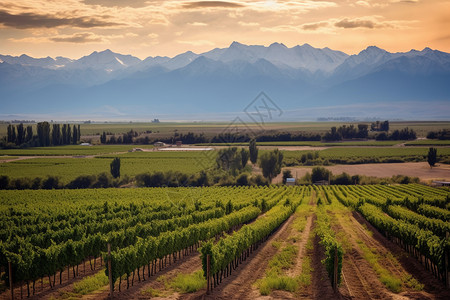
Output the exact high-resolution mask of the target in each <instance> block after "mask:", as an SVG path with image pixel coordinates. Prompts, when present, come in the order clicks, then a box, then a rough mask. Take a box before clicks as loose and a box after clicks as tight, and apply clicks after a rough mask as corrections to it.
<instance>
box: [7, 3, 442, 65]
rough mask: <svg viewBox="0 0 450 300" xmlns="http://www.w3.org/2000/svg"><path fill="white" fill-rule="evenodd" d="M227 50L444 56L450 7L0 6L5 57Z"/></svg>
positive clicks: (359, 5)
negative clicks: (277, 46) (303, 48)
mask: <svg viewBox="0 0 450 300" xmlns="http://www.w3.org/2000/svg"><path fill="white" fill-rule="evenodd" d="M233 41H237V42H240V43H243V44H247V45H265V46H268V45H270V44H272V43H274V42H279V43H283V44H285V45H286V46H288V47H294V46H296V45H303V44H305V43H308V44H310V45H311V46H313V47H317V48H324V47H329V48H331V49H333V50H340V51H343V52H345V53H347V54H357V53H359V52H360V51H361V50H363V49H365V48H366V47H368V46H370V45H375V46H378V47H380V48H383V49H385V50H387V51H390V52H406V51H409V50H411V49H417V50H422V49H423V48H425V47H430V48H432V49H437V50H441V51H445V52H450V1H441V0H403V1H401V0H387V1H378V0H360V1H346V0H337V1H332V0H306V1H290V0H287V1H271V0H269V1H160V0H13V1H11V0H0V54H3V55H6V54H9V55H14V56H17V55H21V54H27V55H30V56H33V57H46V56H51V57H56V56H64V57H69V58H73V59H78V58H80V57H82V56H84V55H89V54H90V53H92V52H93V51H102V50H105V49H110V50H112V51H114V52H118V53H121V54H131V55H134V56H137V57H139V58H141V59H144V58H146V57H148V56H170V57H173V56H175V55H177V54H180V53H183V52H185V51H188V50H191V51H193V52H195V53H202V52H206V51H209V50H211V49H214V48H225V47H228V46H229V45H230V44H231V43H232V42H233Z"/></svg>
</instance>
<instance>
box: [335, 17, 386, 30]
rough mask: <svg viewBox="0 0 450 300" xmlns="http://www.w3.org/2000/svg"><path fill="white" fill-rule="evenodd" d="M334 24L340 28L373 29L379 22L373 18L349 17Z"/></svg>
mask: <svg viewBox="0 0 450 300" xmlns="http://www.w3.org/2000/svg"><path fill="white" fill-rule="evenodd" d="M334 26H336V27H340V28H346V29H347V28H359V27H362V28H370V29H373V28H375V27H376V26H377V24H376V23H375V22H374V21H371V20H361V19H354V20H349V19H347V18H345V19H343V20H341V21H339V22H336V23H335V24H334Z"/></svg>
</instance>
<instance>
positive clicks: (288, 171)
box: [283, 170, 292, 184]
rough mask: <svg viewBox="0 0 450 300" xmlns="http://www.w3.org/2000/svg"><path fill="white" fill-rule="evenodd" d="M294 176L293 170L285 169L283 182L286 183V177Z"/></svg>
mask: <svg viewBox="0 0 450 300" xmlns="http://www.w3.org/2000/svg"><path fill="white" fill-rule="evenodd" d="M288 178H292V172H291V170H284V171H283V183H284V184H286V179H288Z"/></svg>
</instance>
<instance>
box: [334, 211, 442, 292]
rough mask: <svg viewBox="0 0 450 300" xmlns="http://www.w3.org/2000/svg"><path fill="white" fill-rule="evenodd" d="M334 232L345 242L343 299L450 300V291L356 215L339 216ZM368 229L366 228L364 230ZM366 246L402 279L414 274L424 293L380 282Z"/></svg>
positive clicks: (341, 290)
mask: <svg viewBox="0 0 450 300" xmlns="http://www.w3.org/2000/svg"><path fill="white" fill-rule="evenodd" d="M337 220H338V223H337V224H335V225H334V230H335V231H336V232H337V233H339V232H340V237H341V239H343V241H344V248H346V249H345V254H344V261H343V269H342V274H343V276H342V283H341V286H340V288H339V293H340V295H341V296H342V298H343V299H395V300H399V299H450V294H449V291H448V290H446V289H445V287H444V286H443V285H442V284H441V283H439V282H438V281H437V280H436V279H435V278H434V277H433V276H432V275H431V274H430V273H429V272H428V271H426V270H425V269H424V268H423V266H421V265H420V263H419V262H417V261H416V260H415V259H414V258H413V257H409V256H408V254H407V253H405V252H404V251H403V250H402V249H400V248H399V247H397V246H396V245H394V244H392V243H391V242H390V241H388V240H387V239H386V238H385V237H384V236H383V235H381V234H380V233H379V232H378V231H377V230H376V229H375V228H374V227H372V226H371V225H370V224H369V223H368V222H367V221H366V220H365V219H364V218H362V216H361V215H359V214H358V213H356V212H353V213H352V214H350V213H349V214H348V215H340V216H339V217H337ZM365 228H367V229H365ZM364 245H365V246H366V247H367V248H368V249H370V251H371V252H372V253H373V254H374V255H375V256H376V257H377V262H378V264H379V265H380V266H381V267H382V268H384V269H386V270H387V271H388V272H389V273H390V274H392V275H394V276H396V277H397V278H399V279H402V278H404V277H405V276H406V275H407V274H411V275H412V276H413V277H414V278H416V279H417V280H418V281H419V282H420V283H422V284H424V290H423V291H415V290H414V289H413V288H412V287H407V286H402V288H401V289H402V291H401V292H399V293H394V292H392V291H390V290H389V289H388V288H387V287H386V286H385V285H384V284H383V283H381V281H380V279H379V275H378V274H377V272H376V270H375V269H374V268H373V267H372V266H371V265H370V264H369V262H368V261H367V260H366V259H365V258H364V252H363V250H362V248H361V247H363V246H364Z"/></svg>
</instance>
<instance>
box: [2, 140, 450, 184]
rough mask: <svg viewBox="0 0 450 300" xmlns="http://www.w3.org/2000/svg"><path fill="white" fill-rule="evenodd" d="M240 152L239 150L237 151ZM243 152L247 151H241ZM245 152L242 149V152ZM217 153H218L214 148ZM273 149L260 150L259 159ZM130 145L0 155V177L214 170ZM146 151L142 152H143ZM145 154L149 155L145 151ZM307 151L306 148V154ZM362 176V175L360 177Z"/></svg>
mask: <svg viewBox="0 0 450 300" xmlns="http://www.w3.org/2000/svg"><path fill="white" fill-rule="evenodd" d="M242 147H244V146H242ZM246 147H247V146H246ZM246 147H245V148H246ZM217 148H219V149H220V148H221V147H217ZM272 148H276V147H268V146H267V147H264V146H263V147H262V148H261V153H264V152H266V151H268V150H265V149H272ZM280 148H281V149H287V150H283V154H284V161H285V165H286V166H289V167H292V166H298V165H302V163H301V157H302V155H304V154H307V153H311V152H313V151H319V157H320V160H318V161H316V164H318V165H321V164H325V165H329V164H361V163H392V162H394V163H395V162H423V161H424V160H425V155H426V153H427V151H428V148H425V147H386V146H384V147H382V146H380V147H350V146H346V147H328V148H311V149H312V150H301V151H299V150H296V149H297V148H296V146H285V147H280ZM132 149H133V146H132V145H129V146H127V145H124V146H117V145H105V146H103V145H101V146H90V147H89V146H59V147H41V148H29V149H6V150H5V149H4V150H0V154H3V155H6V156H0V160H1V161H8V162H7V163H5V162H3V163H0V174H5V175H8V176H9V177H10V178H12V179H14V178H24V177H28V178H31V179H33V178H36V177H41V178H45V177H47V176H57V177H59V179H60V181H61V182H62V183H64V184H67V183H69V182H70V181H72V180H74V179H75V178H77V177H78V176H82V175H98V174H100V173H103V172H109V164H110V163H111V160H112V159H113V158H114V157H120V158H121V160H122V165H121V166H122V175H126V176H128V177H130V178H133V177H134V176H136V175H138V174H142V173H146V172H149V173H152V172H156V171H160V172H167V171H178V172H182V173H185V174H196V173H198V172H200V171H202V170H207V169H209V168H212V167H214V166H215V158H216V155H217V154H216V152H217V151H180V152H178V151H174V152H172V151H171V152H166V151H142V152H128V151H129V150H132ZM144 149H146V148H144ZM147 149H148V150H152V148H151V146H148V148H147ZM306 149H309V148H306ZM438 157H439V158H440V160H443V161H448V160H449V157H450V148H448V147H438ZM362 174H363V173H362Z"/></svg>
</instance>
